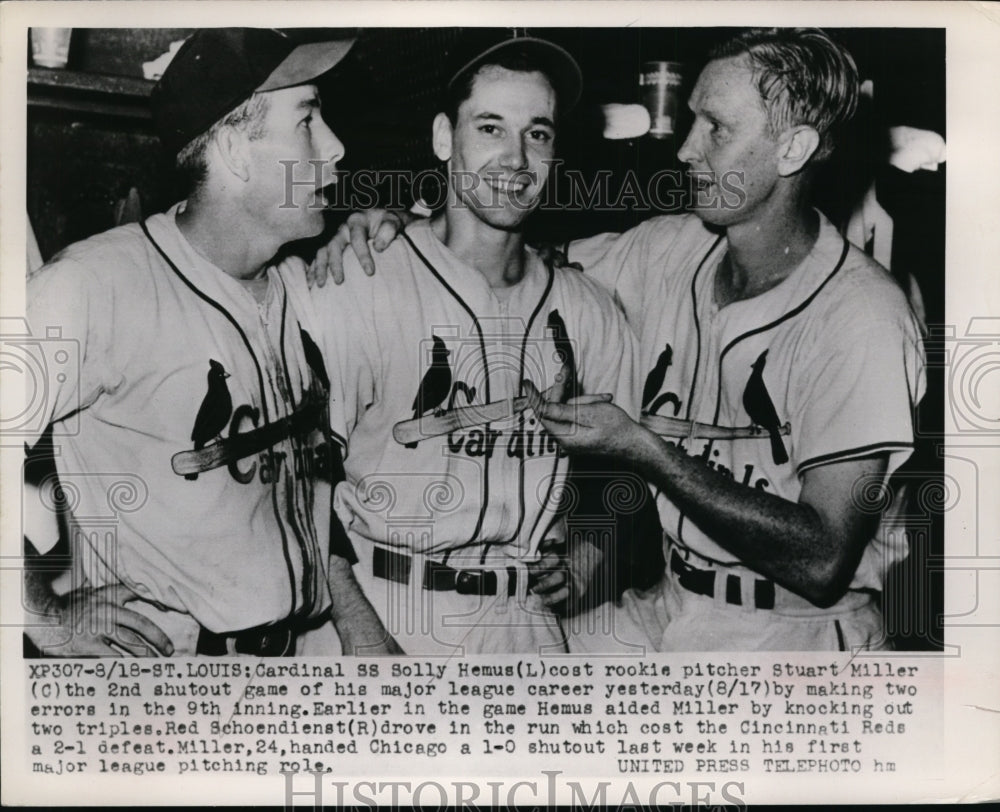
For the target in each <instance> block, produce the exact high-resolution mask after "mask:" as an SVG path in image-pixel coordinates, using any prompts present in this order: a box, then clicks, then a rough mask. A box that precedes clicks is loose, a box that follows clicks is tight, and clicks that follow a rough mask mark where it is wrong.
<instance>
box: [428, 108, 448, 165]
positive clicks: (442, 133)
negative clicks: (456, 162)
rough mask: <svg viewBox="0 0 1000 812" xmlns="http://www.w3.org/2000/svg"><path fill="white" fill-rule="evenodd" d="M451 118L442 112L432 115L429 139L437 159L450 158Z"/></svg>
mask: <svg viewBox="0 0 1000 812" xmlns="http://www.w3.org/2000/svg"><path fill="white" fill-rule="evenodd" d="M452 132H453V131H452V128H451V119H449V118H448V116H446V115H445V114H444V113H438V114H437V115H436V116H434V128H433V130H432V131H431V140H432V142H433V144H434V154H435V155H436V156H437V159H438V160H439V161H450V160H451V138H452Z"/></svg>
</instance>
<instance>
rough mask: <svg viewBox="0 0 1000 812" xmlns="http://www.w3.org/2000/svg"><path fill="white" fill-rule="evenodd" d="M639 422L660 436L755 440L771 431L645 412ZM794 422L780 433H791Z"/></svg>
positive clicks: (786, 425) (779, 429) (693, 438)
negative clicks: (715, 424)
mask: <svg viewBox="0 0 1000 812" xmlns="http://www.w3.org/2000/svg"><path fill="white" fill-rule="evenodd" d="M639 423H640V424H642V425H643V426H645V427H646V428H647V429H649V430H650V431H651V432H653V434H658V435H659V436H660V437H679V438H686V439H692V440H754V439H769V438H770V432H769V431H768V430H767V429H766V428H763V427H762V426H713V425H712V424H711V423H698V422H696V421H694V420H681V419H680V418H677V417H663V416H662V415H658V414H643V415H642V417H641V418H640V419H639ZM791 432H792V424H791V423H785V424H784V425H783V426H779V427H778V430H777V433H778V434H779V435H785V434H791Z"/></svg>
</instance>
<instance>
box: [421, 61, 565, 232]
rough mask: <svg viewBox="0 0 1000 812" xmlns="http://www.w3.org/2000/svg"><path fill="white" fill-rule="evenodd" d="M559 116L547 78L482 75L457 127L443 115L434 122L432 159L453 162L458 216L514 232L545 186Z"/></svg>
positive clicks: (452, 196)
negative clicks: (434, 155)
mask: <svg viewBox="0 0 1000 812" xmlns="http://www.w3.org/2000/svg"><path fill="white" fill-rule="evenodd" d="M555 115H556V93H555V91H554V90H553V88H552V85H551V84H550V83H549V80H548V79H546V77H545V76H544V74H542V73H539V72H537V71H531V72H521V71H512V70H508V69H506V68H502V67H500V66H497V65H487V66H485V67H483V68H481V69H480V70H479V72H478V73H477V74H476V77H475V79H474V80H473V83H472V90H471V93H470V94H469V97H468V98H467V99H466V100H465V101H463V102H462V103H461V104H460V105H459V107H458V112H457V115H456V118H455V122H454V125H453V124H452V123H451V121H449V119H448V117H447V116H446V115H445V114H444V113H440V114H438V116H437V118H436V119H435V121H434V152H435V154H436V155H437V156H438V158H440V159H441V160H443V161H447V162H448V169H449V175H450V182H451V188H450V191H449V207H450V208H451V210H453V213H454V214H455V215H456V216H468V217H472V218H475V220H477V221H478V222H480V223H482V224H484V225H486V226H489V227H491V228H495V229H501V230H505V231H514V230H517V229H518V228H519V227H520V225H521V224H522V223H523V222H524V219H525V218H526V217H527V216H528V215H529V214H530V213H531V212H532V211H533V210H534V209H535V208H536V207H537V205H538V203H539V197H540V195H541V192H542V189H543V188H544V187H545V183H546V181H547V180H548V176H549V171H550V168H551V162H552V158H553V155H554V150H555Z"/></svg>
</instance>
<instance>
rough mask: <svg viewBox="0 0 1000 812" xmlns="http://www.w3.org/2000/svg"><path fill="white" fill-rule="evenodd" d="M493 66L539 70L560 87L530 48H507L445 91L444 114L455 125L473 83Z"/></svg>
mask: <svg viewBox="0 0 1000 812" xmlns="http://www.w3.org/2000/svg"><path fill="white" fill-rule="evenodd" d="M491 67H498V68H506V69H507V70H511V71H517V72H518V73H536V72H537V73H540V74H542V75H543V76H544V77H545V78H546V79H548V81H549V84H550V85H552V89H553V90H555V89H556V88H557V87H558V84H557V82H556V81H555V79H554V78H553V77H552V76H550V75H549V72H548V68H547V67H546V66H545V65H544V64H543V62H542V60H540V59H539V58H538V56H537V55H536V54H535V53H534V52H533V51H532V50H531V49H530V48H520V47H512V48H506V49H504V50H503V51H501V52H499V53H497V54H496V55H495V56H491V58H490V59H489V61H488V62H484V63H483V64H481V65H477V66H476V69H475V70H470V71H467V72H466V73H464V74H463V75H462V76H460V77H459V78H458V79H456V80H455V82H454V83H453V84H452V85H451V87H450V88H448V90H447V91H446V92H445V96H444V100H443V103H442V109H443V111H444V114H445V115H446V116H448V120H449V121H450V122H451V124H452V126H453V127H454V126H455V124H456V123H457V122H458V108H459V107H461V106H462V102H464V101H466V100H467V99H468V98H469V97H470V96H471V95H472V85H473V84H474V83H475V81H476V77H477V76H478V75H479V74H480V73H482V72H483V70H484V69H486V68H491ZM556 101H557V105H556V108H557V110H558V101H559V100H558V99H557V100H556Z"/></svg>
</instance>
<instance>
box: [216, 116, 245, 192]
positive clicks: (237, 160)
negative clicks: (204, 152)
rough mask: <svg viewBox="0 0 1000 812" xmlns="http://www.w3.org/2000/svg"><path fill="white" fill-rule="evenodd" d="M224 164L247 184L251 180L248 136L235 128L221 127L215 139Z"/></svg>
mask: <svg viewBox="0 0 1000 812" xmlns="http://www.w3.org/2000/svg"><path fill="white" fill-rule="evenodd" d="M213 143H214V145H215V149H216V150H217V152H218V154H219V157H220V158H221V159H222V163H223V164H224V165H225V167H226V169H228V170H229V171H230V172H231V173H232V174H234V175H236V177H238V178H239V179H240V180H242V181H244V182H246V181H248V180H249V179H250V155H249V152H248V143H247V138H246V134H245V133H244V132H243V131H242V130H238V129H236V128H235V127H220V128H219V130H218V132H216V134H215V138H214V139H213Z"/></svg>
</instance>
